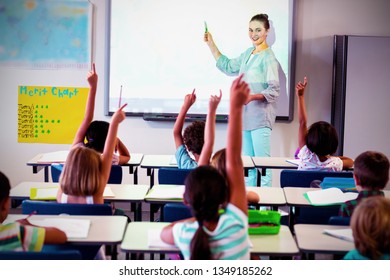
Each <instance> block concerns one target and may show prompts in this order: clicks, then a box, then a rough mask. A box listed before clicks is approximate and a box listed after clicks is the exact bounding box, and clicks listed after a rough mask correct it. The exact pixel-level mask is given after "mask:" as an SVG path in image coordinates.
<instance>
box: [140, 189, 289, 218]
mask: <svg viewBox="0 0 390 280" xmlns="http://www.w3.org/2000/svg"><path fill="white" fill-rule="evenodd" d="M246 189H247V191H253V192H256V193H257V194H258V195H259V196H260V201H259V203H258V206H271V207H273V208H276V209H277V207H278V206H283V205H286V199H285V196H284V192H283V189H281V188H259V187H246ZM160 192H164V193H165V192H166V193H167V194H168V195H170V197H167V196H165V195H164V196H163V197H158V196H156V195H155V194H156V193H160ZM183 193H184V185H159V184H157V185H154V186H153V188H151V189H150V190H149V192H148V193H147V194H146V196H145V202H147V203H150V204H165V203H182V202H183ZM150 214H151V218H150V221H154V217H153V216H152V215H153V213H152V212H151V213H150Z"/></svg>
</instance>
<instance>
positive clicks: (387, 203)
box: [351, 196, 390, 260]
mask: <svg viewBox="0 0 390 280" xmlns="http://www.w3.org/2000/svg"><path fill="white" fill-rule="evenodd" d="M351 228H352V232H353V237H354V241H355V247H356V249H357V250H358V251H359V253H360V254H362V255H363V256H365V257H368V258H370V259H373V260H375V259H379V258H380V257H381V256H382V255H383V254H389V253H390V199H389V198H385V197H383V196H372V197H368V198H366V199H364V200H362V201H361V202H360V203H359V204H358V206H357V207H356V208H355V210H354V212H353V214H352V218H351Z"/></svg>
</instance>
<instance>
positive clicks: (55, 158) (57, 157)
mask: <svg viewBox="0 0 390 280" xmlns="http://www.w3.org/2000/svg"><path fill="white" fill-rule="evenodd" d="M68 154H69V151H58V152H52V153H45V154H43V155H42V157H41V158H40V159H38V160H37V162H38V163H65V161H66V158H67V156H68Z"/></svg>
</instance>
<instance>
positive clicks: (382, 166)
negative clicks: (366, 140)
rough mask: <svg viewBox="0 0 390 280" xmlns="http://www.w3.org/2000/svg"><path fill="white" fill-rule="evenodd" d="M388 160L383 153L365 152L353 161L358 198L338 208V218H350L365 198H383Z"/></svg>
mask: <svg viewBox="0 0 390 280" xmlns="http://www.w3.org/2000/svg"><path fill="white" fill-rule="evenodd" d="M389 166H390V164H389V160H388V158H387V157H386V155H384V154H383V153H380V152H375V151H366V152H363V153H361V154H360V155H359V156H358V157H357V158H356V160H355V165H354V169H353V177H354V179H355V185H356V189H357V191H358V192H359V194H358V197H357V198H356V199H354V200H349V201H346V202H345V203H343V204H342V205H341V206H340V211H339V216H342V217H350V216H352V213H353V211H354V209H355V208H356V206H357V205H358V204H359V203H360V202H361V201H362V200H363V199H365V198H367V197H371V196H376V197H378V196H379V197H380V196H384V195H385V194H384V192H383V189H384V188H385V187H386V184H387V182H388V181H389Z"/></svg>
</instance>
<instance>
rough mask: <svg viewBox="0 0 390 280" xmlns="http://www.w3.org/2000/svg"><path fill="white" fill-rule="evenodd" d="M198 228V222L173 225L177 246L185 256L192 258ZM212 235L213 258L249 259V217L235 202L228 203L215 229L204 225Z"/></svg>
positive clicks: (206, 230) (210, 242)
mask: <svg viewBox="0 0 390 280" xmlns="http://www.w3.org/2000/svg"><path fill="white" fill-rule="evenodd" d="M197 229H198V222H197V221H195V222H190V223H177V224H175V225H174V226H173V236H174V240H175V244H176V246H178V247H179V249H180V251H181V253H182V254H183V257H184V258H185V259H186V260H188V259H190V245H191V240H192V237H193V236H194V234H195V232H196V230H197ZM204 230H205V232H206V233H207V234H208V235H209V236H210V238H209V244H210V250H211V253H212V256H213V259H218V260H249V257H250V252H249V249H250V245H249V244H250V242H249V236H248V217H247V216H246V215H245V214H244V213H243V212H242V211H241V210H240V209H238V208H237V207H236V206H234V205H233V204H228V206H227V208H226V211H225V213H223V214H222V215H221V216H220V217H219V221H218V225H217V227H216V228H215V230H214V231H209V230H208V229H206V228H205V227H204Z"/></svg>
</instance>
